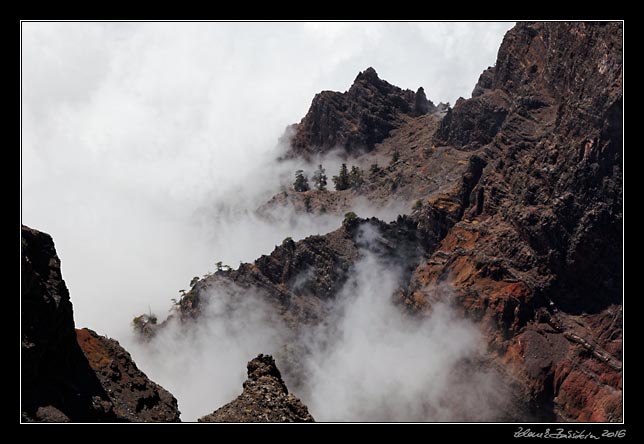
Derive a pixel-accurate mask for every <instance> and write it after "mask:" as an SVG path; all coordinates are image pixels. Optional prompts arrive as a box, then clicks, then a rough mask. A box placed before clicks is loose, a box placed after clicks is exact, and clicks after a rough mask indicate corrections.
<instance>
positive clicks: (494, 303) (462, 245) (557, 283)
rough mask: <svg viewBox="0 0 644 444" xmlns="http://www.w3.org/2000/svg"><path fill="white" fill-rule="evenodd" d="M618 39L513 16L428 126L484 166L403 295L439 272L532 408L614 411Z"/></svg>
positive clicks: (424, 286)
mask: <svg viewBox="0 0 644 444" xmlns="http://www.w3.org/2000/svg"><path fill="white" fill-rule="evenodd" d="M621 41H622V29H621V25H620V24H619V23H520V24H518V25H517V26H516V27H515V28H514V29H512V30H511V31H509V32H508V34H507V35H506V37H505V39H504V42H503V44H502V46H501V49H500V50H499V57H498V60H497V64H496V67H495V68H493V69H491V70H488V71H486V72H485V73H484V74H483V75H482V76H481V79H480V81H479V84H478V85H477V87H476V88H475V90H474V95H475V96H476V97H473V98H472V99H469V100H462V101H459V102H458V103H457V104H456V106H455V107H454V109H453V110H451V111H450V112H448V114H447V116H446V117H445V119H444V120H443V122H442V124H441V127H440V128H439V130H438V131H437V133H436V136H435V142H436V143H437V144H453V145H455V146H458V147H462V149H465V150H473V149H477V147H481V148H480V149H478V151H477V155H478V156H480V157H481V159H482V161H483V162H484V163H485V168H484V169H483V171H482V174H481V176H480V178H479V179H478V180H477V182H476V184H475V186H474V187H473V188H472V190H471V193H470V197H469V199H467V200H466V201H464V202H463V204H462V205H461V208H462V210H463V211H464V216H463V217H462V218H461V219H460V220H459V222H458V223H456V224H455V225H454V226H453V227H452V228H451V229H450V231H449V232H448V233H447V235H446V236H445V237H444V238H443V239H442V241H441V242H440V244H439V245H438V247H437V250H436V251H435V252H434V254H433V255H432V257H431V258H430V259H429V260H428V261H427V263H426V264H423V265H421V266H419V268H418V270H417V272H416V276H415V278H414V279H413V281H412V283H411V285H410V288H411V289H412V295H413V297H412V298H411V299H413V300H414V301H415V302H416V303H418V301H422V300H426V301H427V300H430V299H431V297H432V288H434V287H435V285H436V284H437V283H439V282H448V283H450V285H452V286H453V287H454V288H455V289H456V294H457V301H456V302H457V304H458V305H459V306H461V307H462V308H463V312H464V314H465V315H467V316H472V317H475V318H477V319H480V320H481V322H482V325H483V326H485V328H487V329H488V334H489V338H490V343H491V345H492V347H493V348H494V349H496V352H497V353H498V355H499V357H500V359H502V360H504V361H505V362H507V363H508V364H509V365H510V366H511V368H512V369H513V371H514V372H515V374H516V375H517V376H518V377H519V378H521V379H522V380H523V381H524V386H525V388H526V396H527V397H528V398H529V399H532V400H533V401H534V402H535V409H536V410H537V413H538V414H539V415H541V416H542V417H543V418H544V419H557V420H565V421H619V420H620V419H621V341H622V339H621V337H622V331H621V316H622V310H621V298H622V288H621V273H622V271H621V270H622V262H621V258H622V242H621V239H622V135H621V134H622V130H621V122H622V117H621V116H622V114H621V113H622V92H621V85H622V65H621ZM432 211H434V210H433V209H432V207H430V208H428V209H426V210H425V211H424V212H423V214H422V215H421V216H420V218H419V221H421V222H422V220H423V219H425V220H427V219H432V218H433V217H434V216H433V215H432ZM439 237H440V236H439ZM421 305H422V304H421Z"/></svg>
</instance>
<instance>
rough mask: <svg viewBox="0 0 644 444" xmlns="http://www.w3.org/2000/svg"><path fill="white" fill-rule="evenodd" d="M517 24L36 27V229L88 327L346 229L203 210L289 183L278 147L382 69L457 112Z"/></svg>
mask: <svg viewBox="0 0 644 444" xmlns="http://www.w3.org/2000/svg"><path fill="white" fill-rule="evenodd" d="M510 26H511V24H510V23H502V24H496V23H478V24H472V23H460V24H459V23H40V22H29V23H23V25H22V56H23V63H22V88H23V97H22V99H23V100H22V106H23V113H22V118H23V122H22V124H23V126H22V135H23V144H22V162H23V164H22V193H23V194H22V197H23V199H22V217H23V223H25V224H27V225H30V226H32V227H34V228H36V229H40V230H43V231H46V232H49V233H50V234H52V235H53V237H54V240H55V242H56V246H57V249H58V252H59V255H60V257H61V259H62V267H63V275H64V277H65V279H66V282H67V284H68V286H69V288H70V290H71V295H72V301H73V303H74V308H75V317H76V321H77V324H78V325H80V326H90V327H92V328H94V329H96V330H98V331H99V332H100V333H107V334H109V335H110V336H116V337H118V336H119V335H121V334H123V332H124V331H125V330H127V329H128V328H129V325H128V324H129V321H130V319H131V318H132V316H133V315H135V314H137V313H139V312H143V311H147V306H148V305H150V306H151V307H152V309H153V310H154V311H157V312H159V313H162V312H164V311H165V310H167V307H168V304H169V300H170V298H172V297H175V296H176V295H177V291H178V290H179V289H181V288H186V286H187V284H188V282H189V281H190V279H191V278H192V276H195V275H201V274H203V273H205V272H206V271H211V270H212V268H213V264H214V262H215V261H216V260H219V259H225V261H227V262H229V263H231V265H233V266H236V265H237V263H238V261H239V260H252V259H253V258H255V257H257V256H258V255H259V254H261V253H268V252H269V251H268V250H270V246H271V245H275V244H278V243H279V242H280V241H281V240H282V239H283V238H284V237H286V236H288V235H291V233H292V232H295V233H297V235H301V236H304V235H306V234H307V230H313V231H315V230H316V229H321V228H320V227H322V228H323V229H327V228H329V227H331V226H333V225H332V224H333V223H334V221H333V220H330V221H329V220H327V221H325V223H324V224H322V225H320V224H318V223H317V222H318V221H301V222H299V223H296V224H295V226H294V225H293V224H292V223H291V222H292V221H291V222H289V223H284V224H281V225H280V226H278V227H269V226H265V227H264V228H261V229H258V228H257V227H258V225H256V224H253V222H254V220H253V219H252V218H251V217H249V216H248V213H244V212H243V211H241V212H237V213H235V214H234V217H236V218H237V219H234V218H233V219H232V222H233V223H229V222H230V221H231V219H230V218H229V219H225V222H222V223H223V224H225V225H218V226H214V224H209V223H208V220H207V219H204V218H203V215H204V214H212V211H211V209H212V208H214V207H215V206H216V204H217V203H218V202H219V203H221V202H226V203H227V204H229V203H230V202H231V201H237V202H236V205H237V206H238V207H240V208H246V209H249V208H251V209H252V207H253V205H254V204H256V203H257V196H258V194H261V193H267V192H268V193H269V194H270V191H271V189H275V188H277V187H278V183H279V181H278V180H277V179H276V178H275V177H273V176H272V174H273V173H275V175H276V174H277V171H276V170H274V168H275V166H274V165H273V164H271V163H270V159H271V157H273V153H274V149H275V145H276V142H277V138H278V137H279V136H280V135H281V133H282V132H283V130H284V128H285V126H286V125H288V124H290V123H293V122H297V121H299V120H300V119H301V117H302V116H303V115H304V114H305V113H306V111H307V109H308V106H309V104H310V102H311V99H312V98H313V95H314V94H315V93H317V92H318V91H320V90H324V89H333V90H342V91H344V90H346V89H348V87H349V86H350V84H351V82H352V81H353V79H354V78H355V76H356V74H357V73H358V71H360V70H363V69H365V68H366V67H368V66H373V67H374V68H375V69H376V70H377V71H378V72H379V74H380V75H381V77H382V78H384V79H386V80H388V81H389V82H391V83H393V84H396V85H398V86H401V87H404V88H412V89H415V88H417V87H418V86H421V85H422V86H424V87H425V89H426V91H427V92H428V96H429V98H430V99H432V100H434V101H435V102H438V101H445V100H449V101H451V102H454V101H455V99H456V98H457V97H458V96H461V95H463V96H469V94H470V92H471V89H472V88H473V86H474V83H475V82H476V79H477V78H478V75H479V74H480V72H481V71H482V69H484V68H485V67H487V66H488V65H490V64H492V63H494V59H495V56H496V51H497V48H498V44H499V43H500V41H501V38H502V35H503V33H504V32H505V30H506V29H508V28H509V27H510ZM286 219H288V218H285V220H286ZM296 222H297V221H296ZM293 237H296V236H293Z"/></svg>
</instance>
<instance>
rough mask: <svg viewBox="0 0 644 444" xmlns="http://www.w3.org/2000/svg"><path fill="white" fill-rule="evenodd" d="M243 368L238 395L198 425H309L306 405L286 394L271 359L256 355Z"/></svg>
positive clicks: (280, 377) (310, 418)
mask: <svg viewBox="0 0 644 444" xmlns="http://www.w3.org/2000/svg"><path fill="white" fill-rule="evenodd" d="M247 368H248V379H247V380H246V381H245V382H244V384H243V387H244V390H243V392H242V394H241V395H239V396H238V397H237V399H235V400H233V401H232V402H230V403H228V404H226V405H225V406H223V407H221V408H219V409H217V410H215V411H214V412H213V413H211V414H209V415H206V416H204V417H202V418H199V422H313V417H312V416H311V414H310V413H309V410H308V409H307V408H306V406H305V405H304V404H302V402H301V401H300V400H299V399H297V398H296V397H295V396H293V395H292V394H290V393H289V392H288V389H287V388H286V385H285V384H284V381H283V380H282V375H281V374H280V371H279V370H278V368H277V366H276V365H275V360H274V359H273V357H272V356H268V355H266V356H264V355H261V354H260V355H258V356H257V357H256V358H255V359H253V360H252V361H250V362H249V363H248V367H247Z"/></svg>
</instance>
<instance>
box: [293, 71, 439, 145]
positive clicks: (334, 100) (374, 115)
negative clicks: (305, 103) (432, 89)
mask: <svg viewBox="0 0 644 444" xmlns="http://www.w3.org/2000/svg"><path fill="white" fill-rule="evenodd" d="M434 109H435V107H434V104H433V103H432V102H430V101H429V100H427V97H426V96H425V91H424V90H423V88H419V89H418V91H417V92H416V93H414V92H413V91H410V90H404V91H403V90H401V89H400V88H398V87H396V86H393V85H391V84H389V83H387V82H385V81H384V80H381V79H380V78H379V77H378V74H377V73H376V71H375V70H374V69H373V68H368V69H366V70H365V71H363V72H361V73H360V74H358V76H357V77H356V79H355V81H354V82H353V85H352V86H351V88H350V89H349V91H347V92H346V93H338V92H334V91H323V92H321V93H320V94H317V95H316V96H315V98H314V99H313V103H312V104H311V108H310V109H309V112H308V113H307V114H306V116H305V117H304V119H302V121H301V122H300V123H299V124H298V125H296V126H295V128H294V129H295V135H294V137H293V139H292V141H291V147H292V154H295V155H308V154H318V153H324V152H326V151H329V150H331V149H333V148H336V147H340V148H343V149H345V150H346V151H347V152H349V153H351V152H357V151H360V150H367V151H369V150H372V149H373V147H374V146H375V144H377V143H379V142H381V141H382V140H383V139H385V138H386V137H388V136H389V132H390V131H391V130H392V129H394V128H397V127H399V126H400V125H401V124H402V122H403V116H405V115H407V116H420V115H423V114H427V113H428V112H432V111H434Z"/></svg>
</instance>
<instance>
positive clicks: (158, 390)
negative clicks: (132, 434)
mask: <svg viewBox="0 0 644 444" xmlns="http://www.w3.org/2000/svg"><path fill="white" fill-rule="evenodd" d="M76 336H77V338H78V343H79V345H80V347H81V349H82V350H83V353H84V354H85V357H86V358H87V361H88V362H89V365H90V366H91V368H92V370H94V373H95V374H96V376H97V377H98V380H99V381H100V383H101V386H102V387H103V389H104V390H105V393H107V395H108V397H109V399H110V401H111V402H112V404H113V408H114V413H116V415H117V416H118V417H119V418H123V419H127V420H128V421H131V422H178V421H179V409H178V407H177V400H176V399H175V397H174V396H172V395H171V394H170V393H169V392H168V391H167V390H165V389H164V388H163V387H161V386H160V385H158V384H156V383H154V382H153V381H150V380H149V379H148V377H147V376H146V375H145V373H143V372H142V371H141V370H139V368H138V367H137V366H136V363H134V361H133V360H132V357H131V356H130V354H129V353H128V352H127V351H126V350H125V349H124V348H123V347H121V346H120V344H119V343H118V341H116V340H114V339H109V338H106V337H104V336H99V335H98V334H96V332H94V331H92V330H90V329H87V328H83V329H80V330H76Z"/></svg>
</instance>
